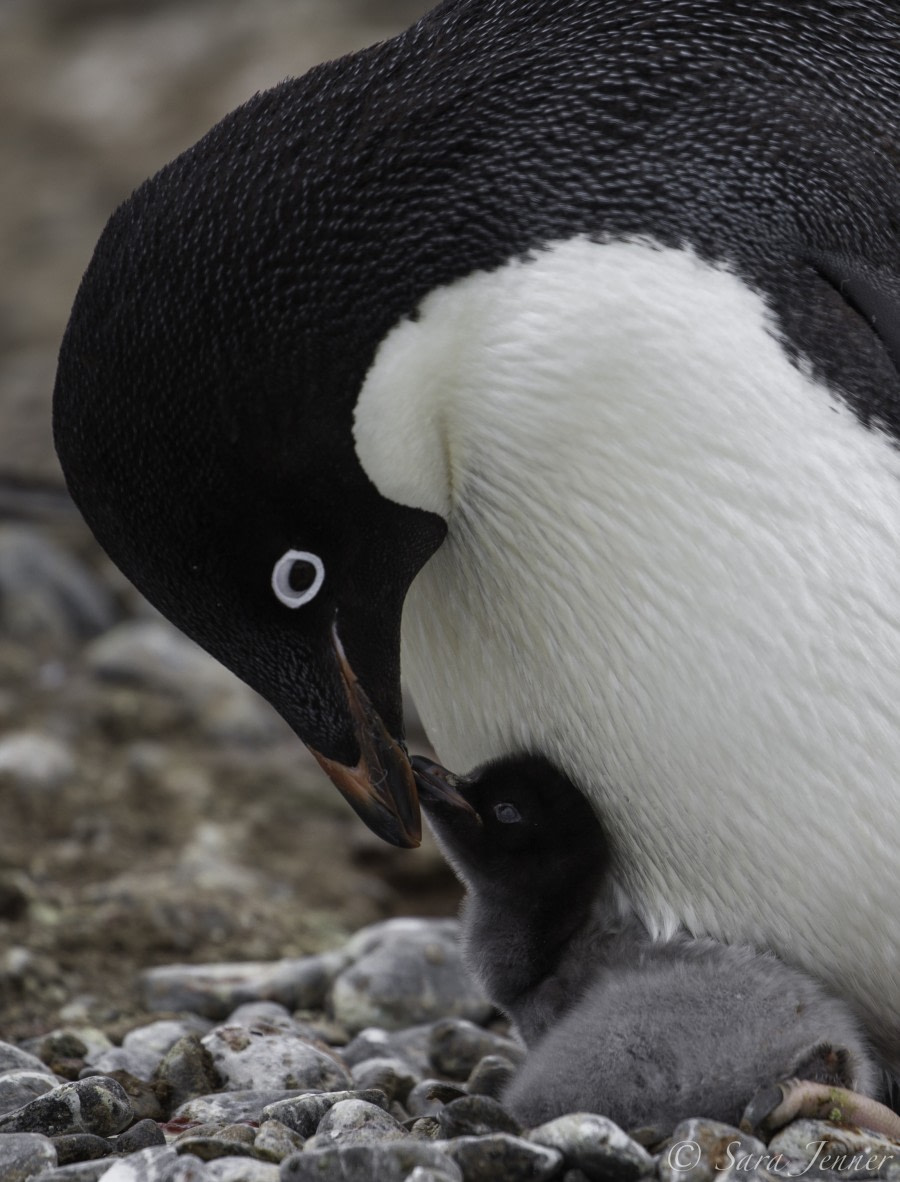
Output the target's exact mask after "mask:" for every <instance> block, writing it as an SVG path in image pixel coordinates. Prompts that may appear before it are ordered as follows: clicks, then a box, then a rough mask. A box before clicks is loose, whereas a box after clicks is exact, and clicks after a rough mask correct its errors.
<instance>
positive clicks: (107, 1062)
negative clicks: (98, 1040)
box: [78, 1047, 159, 1083]
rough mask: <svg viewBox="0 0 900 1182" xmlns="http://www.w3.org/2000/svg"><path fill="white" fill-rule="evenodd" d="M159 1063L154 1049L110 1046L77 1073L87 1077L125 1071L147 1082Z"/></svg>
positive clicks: (151, 1077)
mask: <svg viewBox="0 0 900 1182" xmlns="http://www.w3.org/2000/svg"><path fill="white" fill-rule="evenodd" d="M158 1064H159V1055H158V1054H156V1052H155V1051H151V1050H141V1049H140V1048H139V1047H110V1049H109V1050H108V1051H102V1052H101V1053H100V1054H99V1055H97V1056H96V1057H93V1058H91V1060H90V1061H89V1062H88V1063H87V1064H86V1065H85V1066H84V1067H82V1069H81V1071H80V1072H79V1073H78V1078H79V1079H88V1078H90V1077H91V1076H92V1075H110V1074H111V1073H112V1072H113V1071H127V1072H128V1074H129V1075H133V1076H134V1077H135V1079H142V1080H145V1081H146V1082H148V1083H149V1081H150V1080H152V1079H153V1076H154V1073H155V1071H156V1068H157V1066H158Z"/></svg>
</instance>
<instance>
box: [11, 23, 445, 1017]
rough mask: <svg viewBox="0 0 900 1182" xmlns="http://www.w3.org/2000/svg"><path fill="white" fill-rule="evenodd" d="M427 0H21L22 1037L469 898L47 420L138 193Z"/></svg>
mask: <svg viewBox="0 0 900 1182" xmlns="http://www.w3.org/2000/svg"><path fill="white" fill-rule="evenodd" d="M428 7H430V5H429V4H428V3H426V2H424V0H0V113H2V114H0V276H2V283H0V1038H3V1039H16V1038H23V1037H27V1036H29V1035H32V1034H37V1033H40V1032H42V1031H44V1030H47V1029H50V1028H51V1027H53V1026H54V1025H59V1024H60V1023H62V1022H69V1023H71V1022H79V1021H92V1022H103V1023H105V1024H107V1025H108V1024H109V1023H110V1022H114V1021H115V1020H116V1019H118V1018H119V1017H121V1018H122V1019H123V1021H125V1020H127V1019H128V1018H129V1016H130V1015H131V1014H132V1013H136V1012H138V1002H137V995H136V991H135V988H134V983H135V977H136V974H137V972H138V970H139V969H140V968H142V967H145V966H147V965H150V964H159V963H165V962H172V961H188V962H203V961H213V960H218V961H222V960H256V959H262V960H265V959H274V958H278V957H280V956H292V955H300V954H303V953H306V952H313V951H317V950H319V949H321V948H326V947H329V946H333V945H334V944H336V943H337V942H339V941H340V940H341V939H342V938H343V937H344V936H345V935H346V934H347V932H349V931H351V930H353V929H354V928H356V927H358V926H359V925H361V924H364V923H368V922H370V921H373V920H376V919H379V918H382V917H384V916H389V915H395V914H446V913H452V912H453V911H454V910H455V908H456V905H457V900H458V892H457V889H456V886H455V882H454V880H453V879H452V877H451V876H450V874H449V872H448V871H447V870H446V869H445V867H444V866H443V863H442V860H441V859H440V856H439V855H438V854H437V852H436V850H435V848H434V847H433V845H432V844H431V843H430V842H426V843H425V844H424V846H423V848H422V849H421V850H419V851H415V852H413V853H409V852H401V851H395V850H392V849H390V848H389V847H387V846H384V845H383V844H382V843H380V842H379V841H378V840H377V839H376V838H374V837H372V836H371V835H370V834H369V833H368V831H367V830H365V829H364V828H363V826H362V824H361V823H360V822H359V821H357V820H356V818H355V817H354V816H353V815H352V814H351V812H350V810H349V808H348V807H347V806H346V805H345V804H344V802H343V800H342V799H341V798H340V796H339V795H338V793H337V792H336V790H335V789H333V788H332V787H331V786H330V785H329V784H328V783H327V782H326V781H325V779H324V776H323V775H322V773H321V772H320V771H319V769H318V767H317V766H316V765H315V764H314V763H313V761H312V759H311V758H310V757H309V756H308V755H307V753H306V751H305V749H304V748H303V747H302V746H301V744H300V743H299V741H298V740H296V739H295V738H294V737H293V736H292V735H291V734H290V733H289V732H288V731H287V729H286V727H285V726H284V725H283V724H282V723H281V721H280V720H279V719H278V718H277V716H275V715H274V714H273V712H272V711H271V710H270V709H269V708H268V707H267V706H266V705H265V703H263V702H262V701H261V700H260V699H258V698H257V697H256V696H255V695H253V694H252V693H251V692H250V691H249V690H247V689H246V688H245V687H244V686H243V685H241V684H240V683H238V682H237V681H236V680H235V679H234V678H233V677H232V676H231V675H230V674H229V673H227V672H226V671H225V670H224V669H222V668H221V667H219V666H218V665H216V664H215V663H214V662H212V661H211V660H210V659H209V658H207V657H206V656H205V655H204V654H203V653H201V652H200V651H199V650H198V649H196V648H195V647H194V646H193V645H191V644H190V642H188V641H187V640H186V639H184V638H183V637H182V636H181V635H180V634H179V633H177V632H175V631H174V629H172V628H170V627H169V626H168V625H167V624H166V623H165V622H164V621H162V620H161V619H160V618H159V617H158V616H157V615H156V614H155V613H154V612H153V611H152V609H150V608H149V607H148V606H147V605H146V604H145V603H144V602H142V601H141V599H140V597H139V596H138V595H137V594H136V593H135V592H134V591H133V590H132V589H131V588H130V587H129V586H128V585H127V583H125V581H124V580H123V579H122V578H121V576H119V575H118V574H117V572H116V571H115V569H114V568H113V567H112V565H111V564H110V563H109V562H108V561H107V560H106V559H105V558H104V556H103V555H102V553H101V552H100V551H99V549H98V548H97V547H96V545H95V544H94V543H93V541H92V539H91V537H90V535H89V534H88V532H87V529H86V527H85V526H84V525H83V524H82V523H81V521H80V519H79V517H78V515H77V513H76V512H75V510H74V508H73V507H72V505H71V504H70V502H69V501H68V499H67V497H66V494H65V490H64V486H63V482H62V477H61V474H60V472H59V470H58V467H57V464H56V461H55V457H54V453H53V447H52V442H51V433H50V398H51V392H52V388H53V378H54V370H55V364H56V352H57V349H58V346H59V340H60V337H61V335H62V332H63V329H64V327H65V323H66V319H67V316H68V311H69V308H70V306H71V303H72V300H73V298H74V295H75V290H76V287H77V285H78V281H79V279H80V277H81V274H82V272H83V270H84V268H85V266H86V265H87V262H88V260H89V258H90V254H91V251H92V249H93V245H94V243H95V241H96V239H97V237H98V235H99V234H100V231H101V229H102V228H103V225H104V223H105V221H106V219H107V217H108V216H109V214H110V213H111V212H112V210H113V209H114V208H115V206H116V205H117V204H118V203H119V202H120V201H121V200H122V199H123V198H125V197H126V196H127V195H128V194H129V193H130V192H131V190H132V189H133V188H134V187H135V186H136V185H137V184H138V183H140V181H142V180H143V179H144V177H146V176H147V175H149V174H150V173H152V172H154V171H155V170H156V169H157V168H159V167H160V166H161V165H162V164H164V163H165V162H166V161H167V160H169V159H170V158H171V157H173V156H174V155H176V154H177V153H179V152H180V151H181V150H182V149H184V148H186V147H187V146H188V145H189V144H191V143H192V142H193V141H194V140H196V139H197V138H198V137H199V136H200V135H201V134H202V133H203V132H204V131H206V130H207V128H208V127H209V126H211V125H212V124H213V123H215V122H216V121H217V120H218V119H219V118H221V116H222V115H224V114H225V113H226V112H227V111H228V110H230V109H231V108H232V107H234V106H236V105H238V104H239V103H240V102H242V101H243V100H244V99H246V98H248V97H249V96H250V95H251V94H252V93H254V92H255V91H257V90H260V89H264V88H266V87H268V86H271V85H273V84H275V83H277V82H278V81H280V80H281V79H282V78H284V77H286V76H288V75H291V74H301V73H304V72H305V71H306V70H307V69H309V68H310V67H311V66H313V65H315V64H316V63H317V62H320V61H323V60H326V59H329V58H333V57H337V56H339V55H341V54H343V53H346V52H349V51H351V50H353V49H356V48H358V47H360V46H363V45H367V44H371V43H372V42H374V41H379V40H383V39H384V38H386V37H390V36H392V35H393V34H394V33H396V32H398V31H399V30H400V29H402V28H404V27H405V26H407V25H408V24H410V23H411V22H412V21H413V20H415V19H416V18H417V17H418V16H419V15H421V13H422V12H424V11H425V10H426V9H427V8H428ZM414 728H415V723H413V731H412V733H411V734H410V743H411V746H413V747H414V748H416V749H421V748H422V746H423V744H424V742H425V740H424V736H422V735H421V734H416V733H415V729H414Z"/></svg>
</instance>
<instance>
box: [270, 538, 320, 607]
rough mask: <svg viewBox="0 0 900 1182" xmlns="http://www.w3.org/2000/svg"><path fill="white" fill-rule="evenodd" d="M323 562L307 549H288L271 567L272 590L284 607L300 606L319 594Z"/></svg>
mask: <svg viewBox="0 0 900 1182" xmlns="http://www.w3.org/2000/svg"><path fill="white" fill-rule="evenodd" d="M324 581H325V564H324V562H323V561H322V559H321V558H319V556H318V555H317V554H310V553H309V552H308V551H307V550H288V551H287V552H286V553H285V554H282V556H281V557H280V558H279V559H278V561H277V562H276V563H275V566H274V567H273V568H272V590H273V591H274V592H275V594H276V595H277V596H278V598H279V599H280V600H281V602H282V603H283V604H284V606H285V607H302V606H303V604H304V603H309V601H310V600H311V599H315V597H316V596H317V595H318V594H319V589H320V588H321V586H322V584H323V583H324Z"/></svg>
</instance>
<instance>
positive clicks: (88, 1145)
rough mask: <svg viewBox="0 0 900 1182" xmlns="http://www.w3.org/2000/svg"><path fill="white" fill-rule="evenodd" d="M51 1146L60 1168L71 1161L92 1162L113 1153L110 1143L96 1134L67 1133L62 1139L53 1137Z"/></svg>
mask: <svg viewBox="0 0 900 1182" xmlns="http://www.w3.org/2000/svg"><path fill="white" fill-rule="evenodd" d="M53 1144H54V1146H55V1147H56V1158H57V1161H58V1162H59V1164H60V1165H61V1166H65V1165H68V1164H69V1162H73V1161H94V1160H95V1159H96V1158H100V1157H109V1155H110V1154H111V1153H112V1152H113V1147H112V1145H111V1144H110V1142H109V1141H107V1139H106V1138H105V1137H98V1136H97V1135H96V1133H67V1134H66V1135H65V1136H63V1137H54V1138H53Z"/></svg>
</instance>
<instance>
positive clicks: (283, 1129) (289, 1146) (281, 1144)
mask: <svg viewBox="0 0 900 1182" xmlns="http://www.w3.org/2000/svg"><path fill="white" fill-rule="evenodd" d="M303 1143H304V1138H303V1137H301V1136H300V1134H299V1133H295V1132H294V1130H293V1129H289V1128H288V1127H287V1125H286V1124H284V1123H283V1122H282V1121H280V1120H264V1121H263V1122H262V1124H261V1125H260V1126H259V1132H258V1133H257V1134H256V1139H255V1140H254V1142H253V1144H254V1145H255V1146H256V1149H257V1151H258V1153H259V1154H260V1156H261V1157H264V1158H266V1159H267V1160H268V1161H273V1162H282V1161H284V1159H285V1158H286V1157H290V1156H291V1154H292V1153H296V1152H297V1150H298V1149H302V1148H303Z"/></svg>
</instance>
